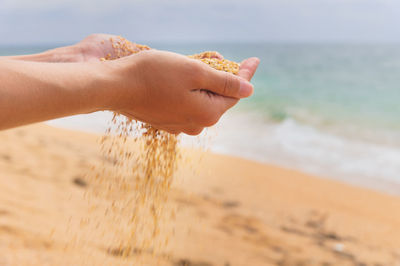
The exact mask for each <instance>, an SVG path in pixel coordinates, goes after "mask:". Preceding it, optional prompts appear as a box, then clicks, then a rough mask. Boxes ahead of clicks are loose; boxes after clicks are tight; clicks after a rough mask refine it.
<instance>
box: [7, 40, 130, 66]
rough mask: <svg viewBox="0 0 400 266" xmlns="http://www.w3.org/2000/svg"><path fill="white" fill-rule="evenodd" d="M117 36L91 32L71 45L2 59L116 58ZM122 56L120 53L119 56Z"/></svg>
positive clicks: (61, 60) (55, 61) (48, 60)
mask: <svg viewBox="0 0 400 266" xmlns="http://www.w3.org/2000/svg"><path fill="white" fill-rule="evenodd" d="M119 40H120V37H119V36H116V35H110V34H92V35H89V36H88V37H86V38H85V39H83V40H82V41H80V42H79V43H77V44H74V45H71V46H64V47H58V48H55V49H51V50H48V51H45V52H42V53H39V54H30V55H20V56H6V57H1V58H3V59H12V60H21V61H32V62H51V63H77V62H95V61H99V60H100V58H105V57H110V58H112V59H115V58H117V55H116V53H115V49H114V48H113V42H114V43H117V42H118V41H119ZM132 45H133V46H132V47H131V49H132V50H136V49H137V48H135V44H132ZM121 56H124V55H123V54H120V56H118V57H121Z"/></svg>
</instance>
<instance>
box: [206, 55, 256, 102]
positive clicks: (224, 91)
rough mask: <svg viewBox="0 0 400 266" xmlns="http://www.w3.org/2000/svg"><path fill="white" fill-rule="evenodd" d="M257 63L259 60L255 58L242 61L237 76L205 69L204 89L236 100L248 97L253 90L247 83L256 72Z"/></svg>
mask: <svg viewBox="0 0 400 266" xmlns="http://www.w3.org/2000/svg"><path fill="white" fill-rule="evenodd" d="M259 63H260V59H258V58H256V57H252V58H248V59H246V60H244V61H243V62H242V63H241V64H240V69H239V73H238V75H237V76H235V75H233V74H230V73H226V72H223V71H218V70H214V69H207V72H208V74H207V77H206V79H205V80H206V84H204V85H205V87H204V88H205V89H207V90H210V91H212V92H214V93H217V94H219V95H222V96H226V97H232V98H236V99H241V98H246V97H249V96H251V95H252V94H253V90H254V88H253V85H251V84H250V83H249V81H250V80H251V78H252V77H253V75H254V73H255V72H256V70H257V67H258V65H259Z"/></svg>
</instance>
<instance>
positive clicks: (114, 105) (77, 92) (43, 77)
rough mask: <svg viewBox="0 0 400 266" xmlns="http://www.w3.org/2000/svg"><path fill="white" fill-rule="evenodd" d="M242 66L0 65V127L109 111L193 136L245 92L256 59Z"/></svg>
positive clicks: (153, 59) (143, 56)
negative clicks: (226, 69) (232, 69)
mask: <svg viewBox="0 0 400 266" xmlns="http://www.w3.org/2000/svg"><path fill="white" fill-rule="evenodd" d="M243 65H244V66H245V67H244V68H242V69H241V73H242V76H243V78H239V77H236V76H233V75H230V74H227V73H223V72H219V71H216V70H214V69H211V68H209V67H208V66H207V65H205V64H203V63H201V62H197V61H196V60H193V59H188V58H186V57H185V56H181V55H177V54H174V53H168V52H160V51H149V52H141V53H139V54H136V55H133V56H129V57H126V58H123V59H119V60H114V61H110V62H86V63H59V64H51V63H41V62H28V61H20V60H9V59H4V60H0V129H7V128H11V127H16V126H20V125H24V124H29V123H34V122H39V121H45V120H48V119H53V118H58V117H63V116H69V115H74V114H82V113H90V112H94V111H98V110H113V111H118V112H121V113H124V114H126V115H128V116H131V117H133V118H135V119H138V120H141V121H144V122H148V123H150V124H153V125H155V126H156V127H158V128H161V129H165V130H167V131H169V132H172V133H180V132H185V133H188V134H198V133H200V132H201V130H202V129H203V128H204V127H206V126H210V125H212V124H215V123H216V122H217V121H218V119H219V118H220V116H221V115H222V114H223V113H224V112H225V111H226V110H228V109H229V108H230V107H232V106H233V105H234V104H236V102H237V100H238V99H239V98H243V97H247V96H250V95H251V93H252V91H253V87H252V86H251V84H250V83H248V82H247V81H245V79H247V80H249V79H250V78H251V76H252V75H253V74H254V72H255V70H256V68H257V65H258V59H254V58H253V59H249V60H247V61H246V62H244V64H243ZM200 89H207V90H210V91H213V92H215V93H216V94H215V95H210V94H207V93H205V92H204V91H201V90H200Z"/></svg>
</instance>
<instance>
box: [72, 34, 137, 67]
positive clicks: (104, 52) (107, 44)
mask: <svg viewBox="0 0 400 266" xmlns="http://www.w3.org/2000/svg"><path fill="white" fill-rule="evenodd" d="M118 42H121V37H120V36H116V35H111V34H92V35H89V36H88V37H86V38H85V39H83V40H82V41H80V42H79V43H77V44H75V45H74V46H73V47H74V48H75V51H76V57H75V60H76V62H90V61H99V60H100V58H108V57H109V58H110V59H117V58H118V57H123V56H127V55H128V54H125V55H124V54H122V53H120V54H119V55H117V54H116V49H115V48H114V47H113V43H114V45H115V44H117V43H118ZM132 45H133V46H132V47H130V48H131V49H132V50H136V51H139V48H136V46H135V44H132Z"/></svg>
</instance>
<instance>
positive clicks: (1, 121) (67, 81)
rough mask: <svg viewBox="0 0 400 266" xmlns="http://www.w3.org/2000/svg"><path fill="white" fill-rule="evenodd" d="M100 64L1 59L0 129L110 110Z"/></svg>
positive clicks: (108, 92)
mask: <svg viewBox="0 0 400 266" xmlns="http://www.w3.org/2000/svg"><path fill="white" fill-rule="evenodd" d="M103 69H104V66H103V65H102V64H101V63H60V64H51V63H38V62H26V61H18V60H0V129H7V128H12V127H16V126H20V125H24V124H29V123H34V122H39V121H45V120H49V119H54V118H59V117H63V116H69V115H75V114H82V113H89V112H93V111H96V110H101V109H107V100H108V99H109V98H111V95H110V92H111V91H110V90H109V88H107V86H105V84H107V82H105V81H107V79H108V78H107V77H106V75H105V74H104V73H105V71H103Z"/></svg>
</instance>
